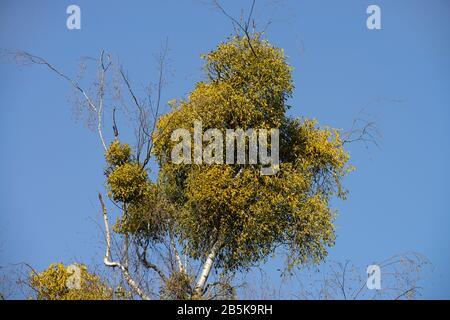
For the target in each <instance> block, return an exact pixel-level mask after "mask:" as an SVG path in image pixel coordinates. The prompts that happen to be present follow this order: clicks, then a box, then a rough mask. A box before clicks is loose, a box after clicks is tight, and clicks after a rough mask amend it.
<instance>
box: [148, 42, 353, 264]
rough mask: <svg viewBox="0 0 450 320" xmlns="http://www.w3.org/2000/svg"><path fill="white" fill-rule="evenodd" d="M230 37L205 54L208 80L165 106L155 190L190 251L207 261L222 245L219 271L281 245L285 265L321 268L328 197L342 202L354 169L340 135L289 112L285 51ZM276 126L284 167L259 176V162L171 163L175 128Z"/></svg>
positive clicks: (330, 214) (328, 230)
mask: <svg viewBox="0 0 450 320" xmlns="http://www.w3.org/2000/svg"><path fill="white" fill-rule="evenodd" d="M250 41H251V45H252V48H253V50H252V48H250V46H249V44H248V39H246V38H239V37H235V38H232V39H230V40H229V41H228V42H225V43H222V44H220V45H219V46H218V47H217V49H216V50H214V51H212V52H210V53H209V54H207V55H205V56H204V59H205V62H206V65H205V70H206V75H207V79H208V80H207V81H202V82H199V83H197V85H196V86H195V89H194V90H193V91H192V92H191V93H190V95H189V96H188V98H187V99H186V100H183V101H175V102H173V101H172V102H171V105H172V111H171V112H169V113H168V114H166V115H164V116H163V117H162V118H161V119H160V120H159V122H158V123H157V132H156V133H155V135H154V140H155V153H156V156H157V158H158V159H159V161H160V165H161V170H160V175H159V187H160V188H159V190H160V192H162V193H164V196H165V197H166V198H167V199H169V201H171V202H172V203H173V204H174V205H175V206H176V208H177V211H176V212H177V214H176V216H175V218H176V224H177V227H178V230H179V231H180V232H181V236H182V238H184V239H185V240H186V243H187V245H186V248H185V249H186V251H187V252H188V253H189V254H190V255H191V256H192V257H194V258H203V257H204V256H205V255H206V254H207V252H208V250H209V249H210V246H211V241H212V240H213V239H215V238H216V237H218V238H220V239H223V243H222V247H221V250H220V252H219V255H218V258H217V259H216V260H215V263H216V266H219V267H224V268H227V269H236V268H241V267H243V268H245V267H248V266H251V265H252V264H254V263H257V262H259V261H261V260H263V259H265V258H267V257H268V256H269V255H270V254H271V253H273V252H274V250H275V248H276V247H278V246H280V245H284V246H285V247H287V248H289V249H290V250H291V254H290V261H289V262H290V265H294V264H298V263H305V262H307V261H309V260H312V261H314V262H318V261H320V260H321V259H323V258H324V257H325V256H326V254H327V248H328V247H330V246H332V245H333V244H334V239H335V233H334V218H335V212H334V211H333V210H332V209H331V208H330V205H329V202H330V199H331V197H333V196H335V195H337V196H339V197H342V198H344V197H345V190H343V188H342V186H341V180H342V178H343V177H344V176H345V175H346V174H347V173H348V172H349V171H350V170H351V167H349V166H348V165H347V161H348V158H349V157H348V154H347V153H346V152H345V150H344V149H343V145H342V140H341V138H340V135H339V131H338V130H335V129H331V128H321V127H319V126H318V125H317V122H316V121H315V120H308V119H304V120H298V119H291V118H288V117H287V116H286V115H285V112H286V109H287V105H286V100H287V99H288V98H289V97H290V96H291V94H292V91H293V88H294V86H293V83H292V78H291V70H292V68H291V67H290V66H289V65H288V64H287V63H286V57H285V56H284V53H283V51H282V50H281V49H278V48H275V47H273V46H272V45H270V44H269V43H268V42H267V41H265V40H263V39H261V37H260V36H259V35H255V36H254V37H252V38H251V39H250ZM195 120H199V121H202V125H203V130H207V129H209V128H218V129H221V130H225V129H236V128H243V129H246V128H255V129H259V128H279V129H280V161H281V164H280V171H279V172H278V173H277V174H276V175H273V176H261V174H260V171H259V169H258V165H225V164H224V165H205V164H203V165H174V164H172V163H171V161H170V152H171V150H172V147H173V146H174V144H175V143H177V142H172V141H171V140H170V135H171V133H172V132H173V130H175V129H178V128H185V129H188V130H191V132H192V128H193V123H194V121H195Z"/></svg>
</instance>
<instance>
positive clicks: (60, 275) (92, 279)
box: [28, 263, 113, 300]
mask: <svg viewBox="0 0 450 320" xmlns="http://www.w3.org/2000/svg"><path fill="white" fill-rule="evenodd" d="M74 266H75V267H74V268H71V267H70V266H69V267H66V266H64V265H63V264H61V263H55V264H51V265H50V266H49V267H48V268H47V269H46V270H44V271H42V272H40V273H37V272H36V271H35V270H32V272H31V274H30V277H29V279H28V285H29V286H30V288H31V289H32V290H33V291H34V295H33V296H32V298H33V299H37V300H109V299H112V298H113V289H111V288H110V287H109V286H108V285H107V284H106V282H104V281H102V280H101V279H100V277H99V276H98V275H97V274H94V273H89V272H88V270H87V267H86V266H85V265H82V264H77V265H74ZM71 277H73V278H72V279H74V281H75V282H78V283H74V285H73V286H70V284H69V282H70V281H71Z"/></svg>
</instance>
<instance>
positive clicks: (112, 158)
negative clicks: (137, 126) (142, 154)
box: [105, 140, 131, 166]
mask: <svg viewBox="0 0 450 320" xmlns="http://www.w3.org/2000/svg"><path fill="white" fill-rule="evenodd" d="M130 156H131V148H130V146H129V145H128V144H126V143H125V144H121V143H120V141H119V140H114V142H112V143H111V144H110V145H109V148H108V150H107V151H106V154H105V157H106V162H108V164H109V165H110V166H120V165H123V164H125V163H126V162H128V161H130Z"/></svg>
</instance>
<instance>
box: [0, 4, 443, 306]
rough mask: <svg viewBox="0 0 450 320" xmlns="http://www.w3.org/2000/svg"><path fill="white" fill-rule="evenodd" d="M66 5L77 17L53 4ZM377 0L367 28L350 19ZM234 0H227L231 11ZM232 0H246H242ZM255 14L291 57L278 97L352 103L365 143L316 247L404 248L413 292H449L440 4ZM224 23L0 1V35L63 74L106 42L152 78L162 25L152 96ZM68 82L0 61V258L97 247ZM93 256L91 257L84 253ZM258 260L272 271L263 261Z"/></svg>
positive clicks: (143, 11) (200, 10)
mask: <svg viewBox="0 0 450 320" xmlns="http://www.w3.org/2000/svg"><path fill="white" fill-rule="evenodd" d="M73 3H75V4H77V5H79V6H80V7H81V20H82V29H81V30H72V31H71V30H68V29H67V28H66V18H67V14H66V8H67V6H68V5H70V4H73ZM369 4H377V5H379V6H380V8H381V12H382V30H368V29H367V28H366V18H367V14H366V8H367V6H368V5H369ZM244 5H247V2H243V1H227V2H226V4H225V6H226V8H227V9H228V10H229V11H230V12H231V13H232V14H234V15H236V16H238V15H239V11H240V8H241V6H244ZM247 6H248V5H247ZM254 17H255V19H256V22H257V23H260V25H264V24H265V22H267V21H268V19H269V18H271V19H272V21H273V22H272V24H271V25H270V26H269V28H268V30H267V33H266V35H267V38H268V39H269V40H270V41H271V42H272V43H273V44H275V45H277V46H279V47H282V48H284V50H285V52H286V54H287V55H288V57H289V63H290V64H291V65H292V66H293V67H294V81H295V85H296V91H295V95H294V98H293V99H292V101H291V104H292V105H293V108H292V109H291V111H290V113H291V114H292V115H295V116H307V117H315V118H317V119H318V120H319V122H320V123H321V124H326V125H330V126H332V127H337V128H343V129H346V128H349V127H350V126H351V122H352V119H353V118H354V117H355V116H356V115H357V114H358V112H359V111H360V110H361V109H362V108H365V112H366V113H368V114H370V115H371V116H372V117H373V119H375V120H376V121H377V123H378V126H379V128H380V130H381V131H382V134H383V138H382V140H381V148H379V149H377V148H371V149H370V150H369V151H367V150H366V149H365V148H364V147H362V146H351V148H350V151H351V157H352V158H351V162H352V163H353V164H354V165H356V167H357V170H356V171H355V172H354V173H352V174H351V175H350V176H349V177H348V178H347V179H346V182H345V185H346V186H347V187H348V189H349V190H350V195H349V198H348V200H346V201H339V202H336V203H335V206H336V207H337V208H338V210H339V217H338V219H337V242H336V246H335V247H334V248H332V249H331V251H330V258H331V259H334V260H340V261H343V260H345V259H351V260H352V261H353V262H354V263H355V264H357V265H360V266H366V265H368V264H370V263H372V262H374V261H379V260H383V259H385V258H388V257H390V256H392V255H394V254H396V253H401V252H406V251H417V252H420V253H422V254H424V255H426V256H427V257H428V258H429V259H430V260H431V262H432V263H433V265H434V271H433V273H432V276H431V278H430V279H429V281H427V282H426V283H424V284H423V286H424V291H423V297H424V298H447V299H448V298H450V275H449V274H448V270H449V265H450V236H449V233H448V230H449V227H450V210H449V205H448V198H449V197H450V192H449V189H448V187H447V185H446V182H447V181H448V180H449V178H450V175H449V172H448V169H447V167H446V165H447V163H448V157H449V155H450V143H449V137H450V132H449V124H448V120H449V119H450V111H449V110H450V62H449V57H450V34H449V30H450V5H449V3H448V1H445V0H441V1H439V0H432V1H425V0H423V1H418V0H411V1H401V0H397V1H381V0H373V1H370V2H369V1H364V0H359V1H356V0H355V1H351V0H348V1H339V2H338V1H312V0H310V1H279V2H276V5H275V4H274V2H270V1H264V2H261V3H258V2H257V6H256V9H255V15H254ZM231 32H232V28H231V25H230V23H229V21H228V20H227V19H226V18H225V17H224V16H223V15H221V14H220V13H219V12H217V11H215V10H213V9H211V8H210V7H208V6H205V5H203V4H202V2H201V1H174V0H172V1H158V2H156V1H133V2H127V3H126V2H124V1H82V0H77V1H2V2H1V4H0V47H1V48H6V49H22V50H26V51H29V52H32V53H34V54H36V55H40V56H43V57H45V58H46V59H48V60H49V61H51V62H52V63H53V64H55V65H57V66H60V67H61V68H63V69H64V70H65V71H66V72H67V73H69V74H72V75H75V74H76V72H77V65H78V61H79V58H80V57H83V56H92V57H97V56H98V54H99V52H100V50H101V49H106V50H108V51H110V52H111V53H112V54H114V55H115V56H117V57H119V59H120V61H121V62H122V63H123V64H124V66H125V67H126V69H127V70H128V72H129V75H130V78H131V79H132V80H133V82H134V83H137V84H145V83H146V82H148V81H149V80H155V79H156V75H155V71H154V70H155V69H154V60H153V59H152V54H153V53H155V52H158V50H159V48H160V46H161V43H162V42H163V41H164V40H165V39H166V37H168V39H169V47H170V49H171V55H170V57H171V60H172V61H171V67H172V69H173V75H172V76H171V77H170V83H169V84H168V86H167V88H166V90H165V92H164V96H163V100H164V101H168V100H170V99H172V98H181V97H184V96H186V94H187V93H188V92H189V91H190V90H191V89H192V88H193V85H194V83H195V81H198V80H199V79H201V77H202V72H201V66H202V61H201V59H200V57H199V56H200V54H201V53H205V52H208V51H209V50H211V49H213V48H214V47H215V46H216V45H217V44H218V43H219V42H220V41H222V40H225V39H226V37H227V36H229V35H230V33H231ZM69 93H70V88H69V87H68V85H67V84H66V83H65V82H63V81H61V79H59V78H57V77H56V76H55V75H54V74H52V73H50V72H48V71H47V70H45V69H43V68H40V67H37V66H34V67H18V66H17V65H14V64H12V63H8V62H5V61H2V62H1V63H0V146H1V150H2V151H1V159H0V177H1V179H0V200H1V201H0V265H6V264H9V263H17V262H22V261H26V262H28V263H30V264H32V265H33V266H35V267H36V268H38V269H42V268H45V267H46V266H48V264H49V263H51V262H55V261H63V262H66V263H67V262H71V261H73V260H78V261H85V262H90V261H93V260H94V261H95V260H96V259H97V260H99V259H100V255H99V254H100V252H103V248H102V245H101V243H99V242H98V239H99V238H100V237H101V235H100V232H99V229H98V226H97V223H99V222H101V221H100V219H99V218H100V215H99V210H98V205H97V200H96V194H97V192H98V191H102V190H103V184H104V177H103V175H102V169H103V166H104V162H103V157H102V150H101V146H100V144H99V141H98V139H97V137H96V136H95V134H94V133H92V132H90V131H88V130H87V129H86V128H84V127H83V124H82V123H80V122H77V121H75V120H74V116H73V112H72V109H71V106H70V103H69V102H68V96H69ZM97 262H98V261H97ZM269 272H272V271H270V270H269Z"/></svg>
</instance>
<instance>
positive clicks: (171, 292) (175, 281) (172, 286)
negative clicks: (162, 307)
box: [161, 272, 193, 300]
mask: <svg viewBox="0 0 450 320" xmlns="http://www.w3.org/2000/svg"><path fill="white" fill-rule="evenodd" d="M192 282H193V279H191V278H190V277H189V276H188V275H187V274H186V273H184V272H173V273H172V274H171V275H170V277H169V278H168V279H166V281H165V282H164V284H163V286H162V287H161V298H162V299H165V300H187V299H191V297H192V291H193V290H192V287H191V283H192Z"/></svg>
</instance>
